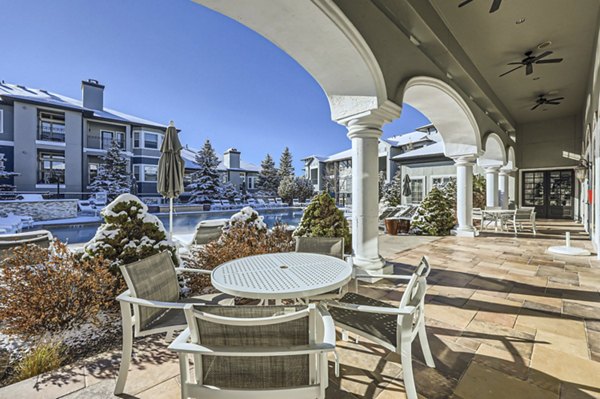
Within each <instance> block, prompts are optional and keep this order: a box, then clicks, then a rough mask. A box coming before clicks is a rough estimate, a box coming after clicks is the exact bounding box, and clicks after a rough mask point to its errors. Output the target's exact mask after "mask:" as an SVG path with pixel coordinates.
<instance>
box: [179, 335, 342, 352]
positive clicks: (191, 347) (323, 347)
mask: <svg viewBox="0 0 600 399" xmlns="http://www.w3.org/2000/svg"><path fill="white" fill-rule="evenodd" d="M181 335H183V334H181ZM181 335H180V336H181ZM169 349H171V350H173V351H175V352H179V353H190V354H200V355H211V356H243V357H261V356H295V355H308V354H313V353H323V352H333V351H334V350H335V345H331V344H326V343H323V344H311V345H298V346H290V347H288V348H282V347H267V346H258V347H252V346H248V347H245V348H244V351H243V352H240V350H239V348H235V349H230V348H228V347H225V346H218V347H211V346H204V345H198V344H192V343H189V342H181V341H179V340H176V341H173V342H172V343H171V345H169Z"/></svg>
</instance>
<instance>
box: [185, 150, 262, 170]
mask: <svg viewBox="0 0 600 399" xmlns="http://www.w3.org/2000/svg"><path fill="white" fill-rule="evenodd" d="M197 152H198V150H196V149H194V148H192V147H184V148H183V149H182V150H181V157H182V158H183V160H184V162H185V168H186V169H198V165H197V164H196V163H195V162H194V160H195V159H196V153H197ZM217 158H219V161H220V162H219V166H217V170H235V171H241V172H256V173H258V172H260V170H261V168H260V166H257V165H255V164H253V163H250V162H246V161H244V160H242V159H240V167H239V168H229V169H227V168H226V167H225V164H224V163H223V156H222V155H219V154H217Z"/></svg>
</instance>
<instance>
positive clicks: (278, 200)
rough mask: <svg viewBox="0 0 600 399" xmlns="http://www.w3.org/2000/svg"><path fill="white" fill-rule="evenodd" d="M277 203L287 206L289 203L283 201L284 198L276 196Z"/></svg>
mask: <svg viewBox="0 0 600 399" xmlns="http://www.w3.org/2000/svg"><path fill="white" fill-rule="evenodd" d="M275 204H276V205H277V206H281V207H283V206H287V204H286V203H285V202H283V200H282V199H281V198H279V197H277V198H275Z"/></svg>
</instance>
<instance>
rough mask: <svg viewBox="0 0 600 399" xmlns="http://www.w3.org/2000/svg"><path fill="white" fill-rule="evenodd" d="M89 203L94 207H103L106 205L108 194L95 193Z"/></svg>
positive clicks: (103, 192)
mask: <svg viewBox="0 0 600 399" xmlns="http://www.w3.org/2000/svg"><path fill="white" fill-rule="evenodd" d="M90 201H91V202H92V203H93V204H94V205H95V206H96V207H104V206H106V204H107V203H108V194H107V193H106V192H105V191H100V192H97V193H95V194H94V195H93V196H92V197H91V198H90Z"/></svg>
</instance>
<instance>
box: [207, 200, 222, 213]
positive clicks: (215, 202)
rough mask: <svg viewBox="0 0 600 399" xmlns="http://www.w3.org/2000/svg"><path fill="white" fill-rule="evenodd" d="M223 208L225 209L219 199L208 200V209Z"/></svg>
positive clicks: (218, 209)
mask: <svg viewBox="0 0 600 399" xmlns="http://www.w3.org/2000/svg"><path fill="white" fill-rule="evenodd" d="M223 209H225V207H224V206H223V204H222V203H221V201H219V200H212V201H210V210H211V211H222V210H223Z"/></svg>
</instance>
